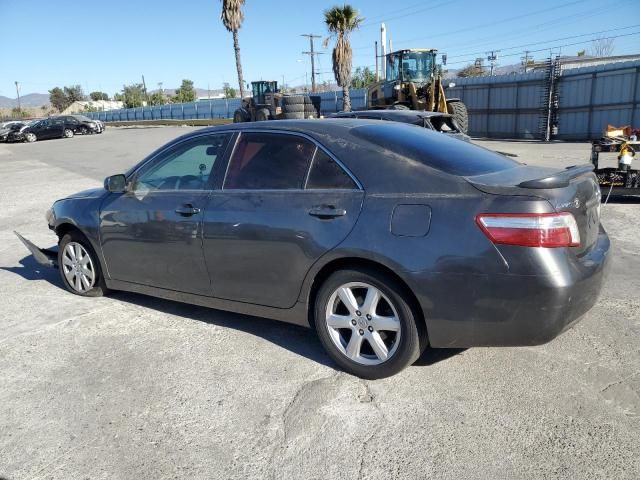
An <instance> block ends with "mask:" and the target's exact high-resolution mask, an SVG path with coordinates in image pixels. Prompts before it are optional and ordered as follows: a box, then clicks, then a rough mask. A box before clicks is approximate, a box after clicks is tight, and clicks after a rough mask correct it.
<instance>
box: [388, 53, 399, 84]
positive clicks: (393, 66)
mask: <svg viewBox="0 0 640 480" xmlns="http://www.w3.org/2000/svg"><path fill="white" fill-rule="evenodd" d="M399 70H400V55H399V54H393V53H391V54H389V55H387V82H395V81H396V80H398V78H399V76H400V72H399Z"/></svg>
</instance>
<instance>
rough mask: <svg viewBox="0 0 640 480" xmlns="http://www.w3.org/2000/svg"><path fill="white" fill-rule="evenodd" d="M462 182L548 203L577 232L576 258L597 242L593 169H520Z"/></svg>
mask: <svg viewBox="0 0 640 480" xmlns="http://www.w3.org/2000/svg"><path fill="white" fill-rule="evenodd" d="M465 178H466V180H467V181H468V182H469V183H471V184H472V185H473V186H474V187H476V188H477V189H478V190H480V191H482V192H485V193H489V194H492V195H517V196H528V197H532V196H533V197H539V198H543V199H545V200H547V201H548V202H549V203H550V204H551V206H552V207H553V208H554V210H555V211H556V212H569V213H571V214H572V215H573V216H574V218H575V220H576V223H577V224H578V229H579V232H580V246H579V247H574V248H575V252H576V254H578V255H580V254H582V253H584V252H586V251H588V250H589V249H590V248H591V247H592V246H593V245H594V244H595V242H596V240H597V238H598V232H599V228H600V187H599V186H598V182H597V179H596V177H595V175H594V174H593V166H592V165H579V166H574V167H568V168H566V169H564V170H558V169H554V168H542V167H530V166H526V165H521V166H517V167H515V168H510V169H506V170H501V171H499V172H494V173H489V174H486V175H477V176H473V177H465ZM496 213H499V212H496Z"/></svg>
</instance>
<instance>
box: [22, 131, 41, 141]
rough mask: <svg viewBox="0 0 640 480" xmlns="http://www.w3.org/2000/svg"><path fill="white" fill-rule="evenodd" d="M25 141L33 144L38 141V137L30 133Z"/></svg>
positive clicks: (25, 137)
mask: <svg viewBox="0 0 640 480" xmlns="http://www.w3.org/2000/svg"><path fill="white" fill-rule="evenodd" d="M24 139H25V140H26V141H27V142H29V143H33V142H35V141H36V140H37V139H38V137H36V134H35V133H31V132H29V133H27V134H26V135H25V136H24Z"/></svg>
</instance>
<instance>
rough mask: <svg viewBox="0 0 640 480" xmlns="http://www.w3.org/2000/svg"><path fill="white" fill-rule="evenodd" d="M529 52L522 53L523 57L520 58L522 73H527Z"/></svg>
mask: <svg viewBox="0 0 640 480" xmlns="http://www.w3.org/2000/svg"><path fill="white" fill-rule="evenodd" d="M529 58H530V57H529V50H525V51H524V57H520V60H522V66H523V67H524V73H527V67H528V66H529Z"/></svg>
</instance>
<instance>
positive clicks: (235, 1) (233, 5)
mask: <svg viewBox="0 0 640 480" xmlns="http://www.w3.org/2000/svg"><path fill="white" fill-rule="evenodd" d="M221 1H222V14H221V15H220V18H221V19H222V23H223V24H224V26H225V28H226V29H227V30H228V31H230V32H231V33H232V34H233V49H234V51H235V53H236V69H237V70H238V84H239V86H240V98H244V78H242V64H241V63H240V43H239V42H238V30H240V27H241V26H242V22H243V21H244V14H243V13H242V7H243V5H244V1H245V0H221Z"/></svg>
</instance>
